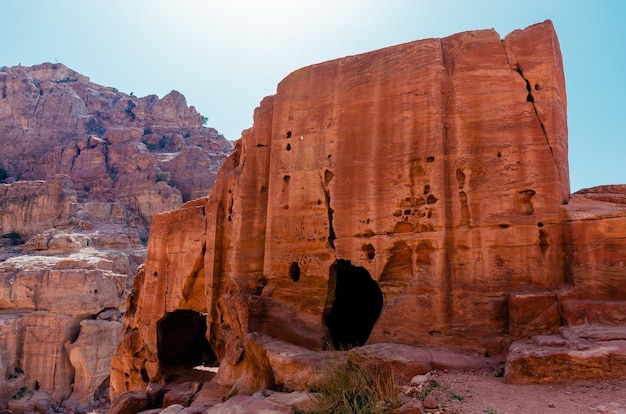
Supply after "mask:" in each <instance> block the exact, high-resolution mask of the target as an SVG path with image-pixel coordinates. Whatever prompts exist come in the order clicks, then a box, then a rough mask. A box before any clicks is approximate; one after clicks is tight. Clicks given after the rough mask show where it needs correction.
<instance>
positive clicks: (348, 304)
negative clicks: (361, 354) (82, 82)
mask: <svg viewBox="0 0 626 414" xmlns="http://www.w3.org/2000/svg"><path fill="white" fill-rule="evenodd" d="M333 285H334V292H332V289H333ZM330 286H331V292H329V297H331V298H332V297H334V300H333V302H332V307H331V309H330V312H329V313H328V315H326V318H325V323H326V326H327V327H328V332H329V334H330V337H331V340H332V343H333V346H334V348H335V349H350V348H353V347H355V346H361V345H365V343H366V342H367V339H368V338H369V336H370V333H371V332H372V329H373V328H374V324H375V323H376V321H377V320H378V317H379V316H380V312H381V311H382V308H383V294H382V291H381V290H380V287H378V283H376V281H375V280H373V279H372V277H371V276H370V274H369V272H368V271H367V269H365V268H363V267H360V266H353V265H352V264H351V263H350V261H349V260H338V261H336V262H335V263H334V264H333V265H332V266H331V267H330Z"/></svg>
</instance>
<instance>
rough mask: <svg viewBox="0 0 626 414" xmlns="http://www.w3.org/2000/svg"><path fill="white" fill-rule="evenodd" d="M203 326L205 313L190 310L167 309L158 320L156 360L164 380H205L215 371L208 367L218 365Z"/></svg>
mask: <svg viewBox="0 0 626 414" xmlns="http://www.w3.org/2000/svg"><path fill="white" fill-rule="evenodd" d="M206 330H207V327H206V314H203V313H200V312H195V311H191V310H177V311H174V312H171V313H168V314H167V315H166V316H165V318H163V319H162V320H160V321H159V322H158V324H157V346H158V355H159V363H160V366H161V373H162V374H163V376H164V377H165V381H166V382H167V383H176V382H179V381H183V382H184V381H199V382H200V381H201V382H206V381H208V380H210V379H211V378H212V377H213V376H214V375H215V372H214V371H215V370H208V368H209V367H217V366H218V365H219V362H218V360H217V358H216V356H215V352H213V348H211V345H210V344H209V341H208V340H207V339H206ZM202 367H206V368H207V370H204V369H202Z"/></svg>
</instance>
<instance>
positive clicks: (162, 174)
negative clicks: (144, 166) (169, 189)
mask: <svg viewBox="0 0 626 414" xmlns="http://www.w3.org/2000/svg"><path fill="white" fill-rule="evenodd" d="M170 177H171V174H170V172H169V171H159V172H158V173H157V175H156V182H157V183H158V182H159V181H165V182H166V183H169V182H170Z"/></svg>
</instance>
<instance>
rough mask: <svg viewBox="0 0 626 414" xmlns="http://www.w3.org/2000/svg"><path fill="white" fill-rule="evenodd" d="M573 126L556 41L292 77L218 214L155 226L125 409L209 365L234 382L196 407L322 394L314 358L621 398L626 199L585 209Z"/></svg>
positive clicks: (434, 48) (265, 112) (474, 41)
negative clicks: (616, 385)
mask: <svg viewBox="0 0 626 414" xmlns="http://www.w3.org/2000/svg"><path fill="white" fill-rule="evenodd" d="M566 113H567V110H566V91H565V81H564V74H563V65H562V59H561V53H560V49H559V43H558V40H557V37H556V34H555V32H554V29H553V26H552V24H551V22H549V21H546V22H544V23H540V24H537V25H534V26H531V27H529V28H527V29H524V30H518V31H514V32H513V33H511V34H509V35H508V36H506V37H505V38H504V39H501V38H500V36H499V35H498V34H497V33H496V32H495V31H493V30H482V31H473V32H467V33H460V34H456V35H453V36H450V37H446V38H442V39H427V40H421V41H416V42H411V43H407V44H402V45H399V46H394V47H390V48H386V49H382V50H378V51H374V52H370V53H366V54H362V55H358V56H351V57H346V58H343V59H338V60H334V61H329V62H325V63H321V64H317V65H313V66H309V67H306V68H303V69H300V70H297V71H296V72H294V73H292V74H290V75H289V76H288V77H287V78H285V79H284V80H283V81H282V82H281V83H280V84H279V85H278V88H277V92H276V94H275V95H274V96H270V97H267V98H265V99H264V100H263V101H262V102H261V104H260V106H259V108H257V110H256V111H255V114H254V126H253V127H252V128H251V129H249V130H247V131H244V134H243V136H242V138H241V140H240V141H239V142H238V143H237V144H236V147H235V152H234V153H233V154H232V155H231V156H230V157H229V159H228V160H227V161H226V162H225V164H224V165H223V167H222V169H221V170H220V172H219V174H218V178H217V181H216V183H215V187H214V188H213V191H212V193H211V195H210V197H209V198H208V199H199V200H196V201H194V202H191V203H187V204H186V205H184V206H183V207H182V208H181V209H179V210H177V211H174V212H170V213H165V214H162V215H158V216H157V218H156V219H155V222H154V224H153V232H152V234H151V237H150V241H149V246H148V257H147V260H146V266H145V271H143V272H142V273H141V274H140V276H138V278H137V279H136V281H135V286H134V288H133V299H132V300H131V302H130V304H129V310H128V312H127V314H126V316H125V320H124V325H125V328H124V329H125V331H124V340H123V342H122V344H121V345H120V347H119V348H118V350H117V351H116V354H115V356H114V358H113V367H112V374H111V386H112V391H113V396H117V395H120V394H121V393H123V392H125V391H144V390H146V387H148V385H149V384H156V383H160V384H163V383H167V382H168V381H169V380H170V378H169V377H168V373H169V372H172V371H173V370H175V369H176V370H180V369H183V368H185V367H189V364H191V363H193V362H195V363H199V362H201V361H202V354H204V353H207V352H208V351H212V353H213V354H214V356H215V357H216V360H217V361H219V364H220V369H219V372H218V374H217V376H216V377H215V379H213V381H212V382H211V383H210V385H207V386H205V388H204V389H203V391H201V396H199V397H198V399H197V400H196V404H201V403H203V401H204V402H206V401H209V400H210V398H211V396H212V395H213V396H215V395H216V394H215V393H217V391H216V390H218V389H219V388H220V387H221V388H222V389H224V390H227V391H228V390H230V391H229V394H228V395H227V397H228V396H231V395H234V394H237V393H252V392H253V391H256V390H259V389H263V388H274V389H285V390H298V389H304V390H306V389H308V387H310V386H312V385H313V384H314V383H315V381H314V380H312V379H311V378H312V377H314V375H313V374H311V375H308V374H307V373H309V374H310V373H311V371H307V369H305V368H304V367H303V365H304V364H302V361H303V360H306V361H310V362H311V365H312V366H316V362H314V361H318V363H319V360H320V359H324V358H325V356H324V355H336V353H335V352H319V353H318V352H317V351H323V350H326V349H329V348H336V349H342V348H351V347H354V346H361V345H365V346H363V347H362V349H363V353H365V354H367V355H369V356H368V357H367V358H368V359H370V360H371V359H372V358H373V359H376V358H374V357H373V356H372V355H373V354H375V353H376V351H375V349H376V348H375V347H376V346H377V345H381V346H383V345H384V344H387V345H389V344H392V345H393V344H395V345H393V346H396V347H398V346H407V345H409V346H413V347H425V348H429V349H431V350H433V351H430V352H435V351H434V350H437V349H444V348H447V349H454V350H457V351H461V352H466V353H473V354H475V355H492V356H494V355H501V356H504V355H506V354H507V352H509V349H511V351H510V354H509V360H508V362H507V372H506V375H507V377H508V379H509V380H510V381H516V382H525V381H543V380H559V379H561V380H564V379H568V378H576V377H579V373H580V372H582V371H585V376H586V377H588V378H591V377H603V376H619V375H622V376H623V375H624V374H625V372H626V371H625V368H624V367H625V366H626V364H624V362H625V360H624V355H625V354H624V350H625V348H624V345H623V344H624V339H626V338H624V335H623V331H624V329H623V328H624V324H625V321H624V319H623V318H622V317H621V316H620V312H619V310H618V309H620V307H623V304H624V300H625V299H626V290H625V286H626V284H624V257H626V237H625V236H626V231H625V230H626V228H625V226H626V205H624V204H623V202H617V201H616V200H618V199H621V197H622V196H623V195H624V192H623V191H619V188H613V189H612V190H613V191H609V190H610V189H609V190H606V193H608V194H610V195H607V194H605V193H604V192H599V193H598V194H592V192H590V193H585V194H580V195H575V196H570V188H569V172H568V161H567V118H566ZM174 321H176V324H177V325H179V326H188V327H189V329H188V331H187V333H186V339H184V341H186V343H187V345H181V344H182V343H183V342H181V341H182V340H181V338H182V337H181V331H180V330H176V329H173V328H171V325H172V324H173V323H174ZM185 324H186V325H185ZM580 326H583V327H589V326H591V327H592V328H593V329H591V330H590V329H587V330H585V329H581V328H580ZM583 331H585V332H583ZM589 332H592V333H595V336H593V335H592V334H590V333H589ZM579 334H581V335H582V337H581V336H579ZM550 338H551V339H550ZM593 338H595V339H593ZM542 341H543V342H542ZM607 341H609V342H610V343H611V344H612V346H613V347H612V348H611V347H605V348H594V347H596V346H598V347H603V346H606V345H607ZM542 343H543V344H546V343H551V344H552V345H551V346H552V348H551V349H549V350H548V351H549V352H546V353H545V354H541V355H539V354H537V352H536V351H537V349H538V348H537V347H539V349H543V348H542V345H541V344H542ZM281 344H282V345H281ZM538 344H539V345H538ZM174 346H180V348H179V351H180V352H179V353H178V355H184V356H185V357H190V359H185V358H182V357H176V355H172V354H170V353H169V351H168V349H171V347H174ZM293 347H296V348H297V349H300V351H296V350H294V348H293ZM373 347H374V348H373ZM585 347H586V348H585ZM609 348H610V349H611V350H609ZM304 349H306V350H308V351H305V350H304ZM546 349H547V348H546ZM584 349H588V350H594V349H598V351H597V352H596V353H595V354H594V355H596V356H597V358H598V359H599V360H603V361H605V362H606V364H605V365H606V366H611V367H612V368H611V370H608V371H602V368H598V366H599V365H598V364H596V362H597V361H595V360H594V361H592V362H590V363H587V362H589V361H591V360H590V359H589V358H587V356H588V353H587V354H585V351H584ZM312 351H316V352H313V353H312V354H310V352H312ZM353 351H354V350H353ZM353 351H350V352H351V355H353V354H354V352H353ZM307 352H309V354H307ZM438 352H443V351H438ZM303 354H307V355H308V356H307V357H306V358H305V359H303V358H304V357H303V356H302V355H303ZM389 354H394V352H389ZM396 354H398V355H399V353H396ZM194 355H195V356H194ZM315 355H318V356H315ZM194 358H195V359H194ZM333 358H335V357H333ZM397 358H400V357H397ZM416 358H417V357H416ZM468 358H469V357H468ZM417 359H419V358H417ZM454 360H455V361H457V363H456V365H455V366H456V367H463V366H466V367H470V366H471V367H472V368H475V366H476V364H475V363H474V362H471V363H470V362H469V361H470V360H471V358H470V359H468V360H467V361H466V362H463V361H465V360H463V359H462V358H460V357H459V358H458V359H454ZM472 361H473V360H472ZM571 361H575V363H576V364H579V365H576V367H577V368H572V367H571V366H570V365H569V362H571ZM396 362H398V360H397V359H396ZM290 364H291V365H290ZM298 364H300V365H298ZM538 364H544V365H545V366H551V367H553V368H555V372H557V371H558V372H559V375H558V378H556V377H554V378H547V377H544V376H540V375H542V374H539V372H540V371H535V370H534V369H533V368H532V367H536V366H537V365H538ZM288 366H291V369H289V368H287V367H288ZM398 366H407V363H406V361H404V362H398ZM311 369H312V368H311ZM423 369H427V367H425V366H423ZM312 370H313V371H315V370H314V369H312ZM400 371H401V370H400ZM176 372H180V371H176ZM190 372H191V371H188V373H190ZM422 373H423V372H422ZM189 375H191V374H189ZM305 377H306V378H305ZM296 378H298V379H296ZM231 387H232V388H231ZM210 390H213V391H210ZM212 392H214V394H211V393H212Z"/></svg>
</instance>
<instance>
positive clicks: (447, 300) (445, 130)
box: [439, 39, 456, 326]
mask: <svg viewBox="0 0 626 414" xmlns="http://www.w3.org/2000/svg"><path fill="white" fill-rule="evenodd" d="M439 51H440V53H441V65H442V68H441V94H442V97H441V106H442V108H441V117H442V125H441V134H442V138H443V139H442V147H443V153H444V157H443V163H444V165H443V171H444V174H449V173H450V172H451V171H453V169H456V166H454V167H453V166H452V161H451V160H450V154H449V152H450V141H451V140H452V139H453V138H454V137H453V134H451V132H450V119H449V117H448V108H449V107H450V105H451V101H452V99H453V95H454V83H453V80H452V68H451V63H450V62H448V61H447V59H446V51H445V47H444V42H443V40H442V39H439ZM443 187H444V196H445V200H447V201H446V202H445V203H444V206H443V208H444V226H445V235H444V241H443V242H444V246H445V253H444V254H445V261H444V266H443V272H442V274H443V276H442V280H441V287H442V291H443V292H449V294H447V295H444V301H443V302H444V303H443V309H442V313H443V315H444V321H445V324H447V325H448V326H449V324H450V322H451V321H452V314H453V308H454V297H453V294H452V292H453V278H454V275H453V269H454V266H453V261H454V257H453V255H452V253H451V252H454V251H455V249H454V247H455V240H454V234H455V232H454V220H453V211H452V203H450V202H449V201H448V200H453V199H454V198H453V195H452V194H453V192H452V188H453V187H452V186H450V185H444V186H443Z"/></svg>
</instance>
